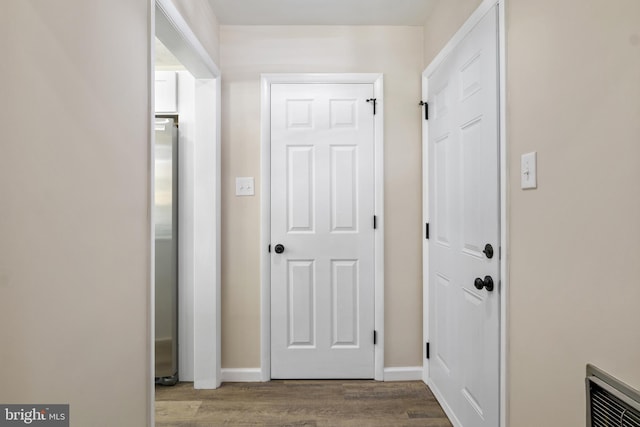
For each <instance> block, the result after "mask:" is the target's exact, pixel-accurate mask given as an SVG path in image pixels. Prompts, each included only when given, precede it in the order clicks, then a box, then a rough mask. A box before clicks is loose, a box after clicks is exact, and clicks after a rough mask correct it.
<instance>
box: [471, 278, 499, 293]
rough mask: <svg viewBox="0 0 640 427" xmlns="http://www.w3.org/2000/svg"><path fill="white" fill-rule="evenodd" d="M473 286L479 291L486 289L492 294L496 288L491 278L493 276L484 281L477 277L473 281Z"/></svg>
mask: <svg viewBox="0 0 640 427" xmlns="http://www.w3.org/2000/svg"><path fill="white" fill-rule="evenodd" d="M473 286H475V287H476V289H478V290H481V289H482V288H485V289H486V290H487V291H489V292H491V291H493V287H494V284H493V279H492V278H491V276H484V280H482V279H481V278H479V277H476V279H475V280H474V281H473Z"/></svg>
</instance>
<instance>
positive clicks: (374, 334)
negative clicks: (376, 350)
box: [373, 331, 378, 345]
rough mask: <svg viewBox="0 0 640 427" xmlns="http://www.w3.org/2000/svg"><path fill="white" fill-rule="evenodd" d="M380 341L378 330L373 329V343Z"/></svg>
mask: <svg viewBox="0 0 640 427" xmlns="http://www.w3.org/2000/svg"><path fill="white" fill-rule="evenodd" d="M377 343H378V331H373V345H376V344H377Z"/></svg>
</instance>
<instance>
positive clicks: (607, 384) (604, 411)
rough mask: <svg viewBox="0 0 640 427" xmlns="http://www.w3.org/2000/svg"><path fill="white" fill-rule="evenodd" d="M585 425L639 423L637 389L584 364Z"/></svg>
mask: <svg viewBox="0 0 640 427" xmlns="http://www.w3.org/2000/svg"><path fill="white" fill-rule="evenodd" d="M586 382H587V427H640V392H638V390H635V389H633V388H631V387H629V386H628V385H626V384H624V383H622V382H620V381H619V380H617V379H615V378H613V377H612V376H611V375H609V374H607V373H606V372H603V371H601V370H600V369H598V368H596V367H595V366H593V365H587V379H586Z"/></svg>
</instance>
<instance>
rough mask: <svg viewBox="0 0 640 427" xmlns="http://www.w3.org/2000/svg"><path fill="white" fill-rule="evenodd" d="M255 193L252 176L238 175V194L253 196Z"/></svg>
mask: <svg viewBox="0 0 640 427" xmlns="http://www.w3.org/2000/svg"><path fill="white" fill-rule="evenodd" d="M254 194H255V191H254V183H253V177H252V176H243V177H236V196H253V195H254Z"/></svg>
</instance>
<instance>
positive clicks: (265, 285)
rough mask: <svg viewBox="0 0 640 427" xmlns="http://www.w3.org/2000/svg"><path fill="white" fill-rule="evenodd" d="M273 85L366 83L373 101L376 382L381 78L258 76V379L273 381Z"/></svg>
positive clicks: (380, 326) (380, 299) (378, 362)
mask: <svg viewBox="0 0 640 427" xmlns="http://www.w3.org/2000/svg"><path fill="white" fill-rule="evenodd" d="M274 83H292V84H295V83H299V84H300V83H309V84H311V83H338V84H339V83H364V84H366V83H370V84H373V90H374V97H375V98H376V100H377V108H376V115H375V116H374V145H375V148H374V153H375V154H374V155H375V160H374V162H375V165H374V174H375V184H374V188H375V215H376V216H377V229H376V233H375V240H374V251H375V256H374V263H375V321H374V327H375V330H376V331H377V344H376V345H375V350H374V366H375V369H374V378H375V379H376V380H378V381H382V380H383V375H384V127H383V125H384V95H383V94H384V91H383V75H382V74H352V73H339V74H263V75H262V76H261V93H262V103H261V123H260V128H261V138H260V158H261V174H260V177H261V185H260V207H261V213H260V218H261V221H260V222H261V224H260V307H261V314H260V323H261V324H260V331H261V333H260V365H261V366H260V378H261V380H262V381H269V380H271V255H270V254H269V252H268V250H267V248H268V246H269V244H270V243H271V114H270V111H271V85H272V84H274Z"/></svg>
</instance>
